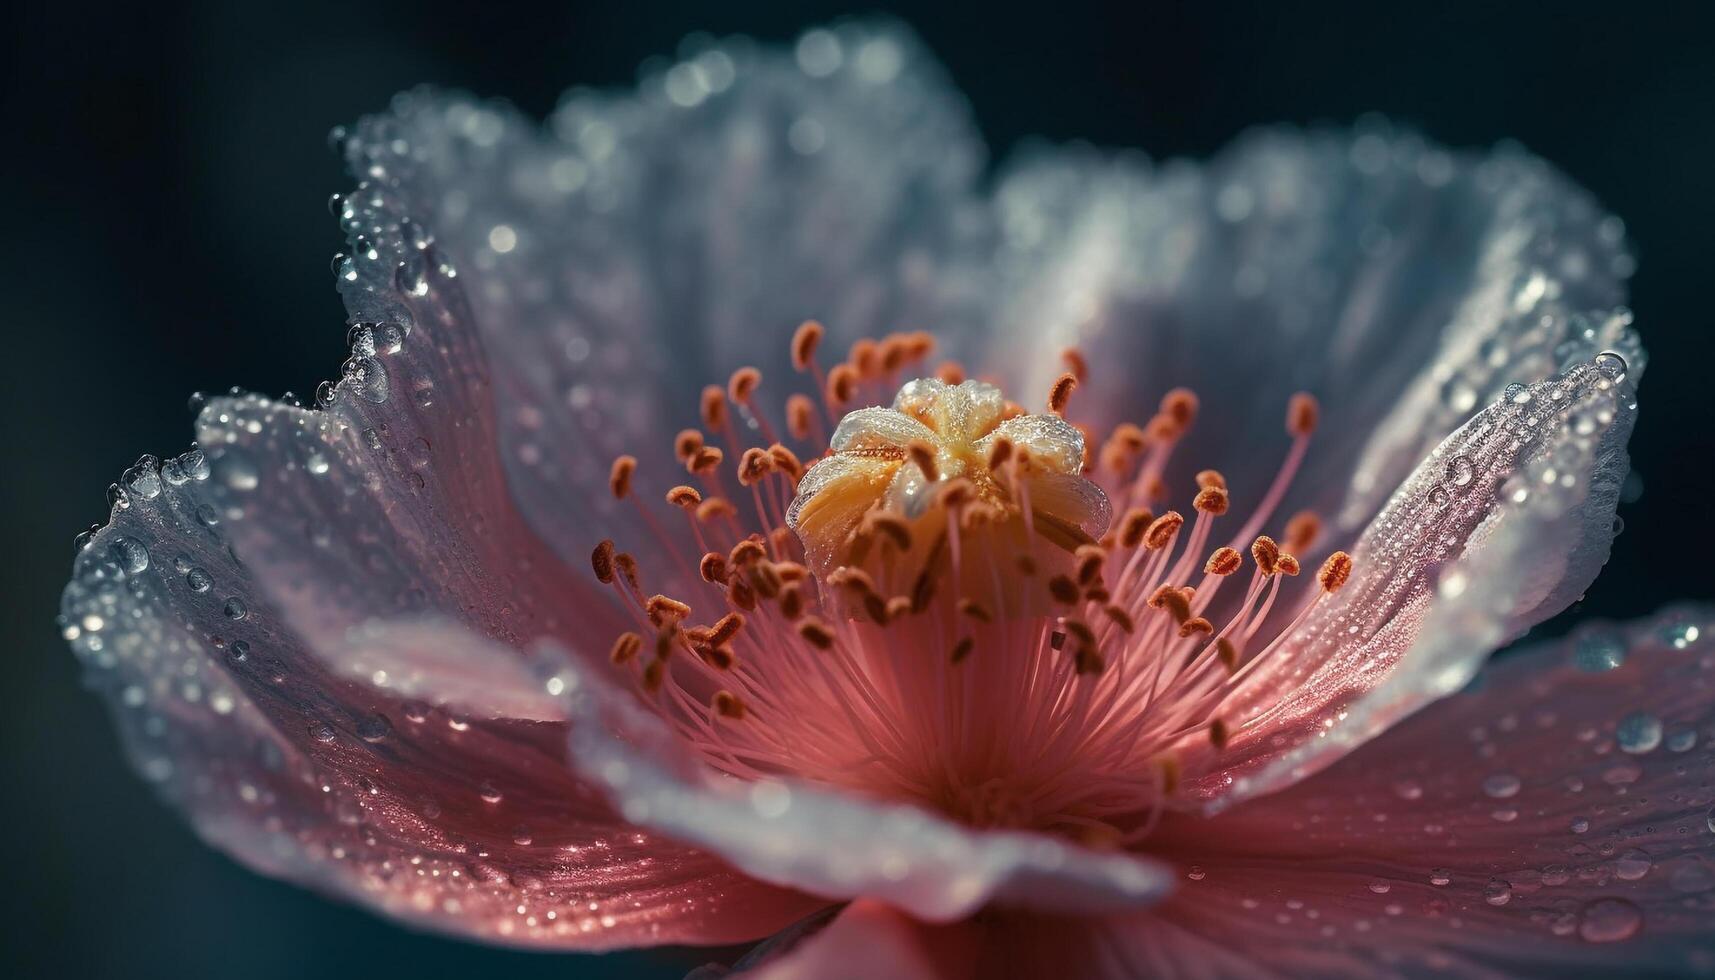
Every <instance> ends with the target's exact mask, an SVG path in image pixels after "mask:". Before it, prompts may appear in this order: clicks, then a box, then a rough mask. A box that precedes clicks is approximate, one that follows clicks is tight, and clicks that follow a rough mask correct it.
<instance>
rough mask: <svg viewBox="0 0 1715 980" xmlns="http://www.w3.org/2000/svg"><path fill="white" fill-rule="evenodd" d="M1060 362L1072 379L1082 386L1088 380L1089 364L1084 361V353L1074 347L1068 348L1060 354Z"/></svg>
mask: <svg viewBox="0 0 1715 980" xmlns="http://www.w3.org/2000/svg"><path fill="white" fill-rule="evenodd" d="M1060 360H1061V361H1063V362H1065V364H1066V370H1067V371H1068V372H1070V373H1071V375H1072V377H1074V378H1076V379H1077V380H1078V383H1079V384H1083V383H1084V382H1085V381H1088V380H1089V378H1090V362H1089V361H1086V360H1084V352H1083V351H1081V350H1079V349H1078V348H1076V347H1068V348H1066V349H1065V350H1063V351H1061V352H1060Z"/></svg>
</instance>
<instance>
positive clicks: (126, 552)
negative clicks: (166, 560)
mask: <svg viewBox="0 0 1715 980" xmlns="http://www.w3.org/2000/svg"><path fill="white" fill-rule="evenodd" d="M113 558H114V560H116V561H118V562H119V567H120V568H123V569H125V572H126V574H128V575H138V574H141V573H142V572H144V571H145V570H147V569H148V567H149V549H148V548H146V547H144V546H143V542H141V541H138V540H137V539H136V538H120V539H118V540H117V541H115V542H113Z"/></svg>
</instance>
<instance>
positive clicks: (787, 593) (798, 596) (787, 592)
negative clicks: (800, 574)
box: [780, 583, 804, 622]
mask: <svg viewBox="0 0 1715 980" xmlns="http://www.w3.org/2000/svg"><path fill="white" fill-rule="evenodd" d="M780 615H782V616H784V617H786V619H787V621H788V622H790V621H791V620H795V619H797V618H798V617H799V616H802V615H804V590H803V589H801V588H799V587H798V584H797V583H793V584H791V585H788V586H786V587H785V588H784V589H781V590H780Z"/></svg>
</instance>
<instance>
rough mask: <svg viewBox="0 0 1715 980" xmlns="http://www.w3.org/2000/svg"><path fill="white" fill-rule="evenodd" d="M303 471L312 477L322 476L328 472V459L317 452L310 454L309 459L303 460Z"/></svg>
mask: <svg viewBox="0 0 1715 980" xmlns="http://www.w3.org/2000/svg"><path fill="white" fill-rule="evenodd" d="M304 469H306V470H308V471H309V472H310V474H311V475H312V476H323V475H325V474H326V473H327V471H328V458H327V457H326V456H324V455H322V454H321V453H319V452H316V453H311V454H310V455H309V458H308V459H306V460H304Z"/></svg>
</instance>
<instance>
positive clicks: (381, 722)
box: [357, 712, 393, 742]
mask: <svg viewBox="0 0 1715 980" xmlns="http://www.w3.org/2000/svg"><path fill="white" fill-rule="evenodd" d="M391 734H393V723H392V722H390V721H388V720H387V716H386V715H384V714H381V713H379V712H377V713H375V714H372V715H368V716H366V717H364V718H362V719H360V720H359V721H358V723H357V737H358V738H361V739H363V740H364V741H365V742H379V741H381V740H382V739H384V738H386V737H387V736H389V735H391Z"/></svg>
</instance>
